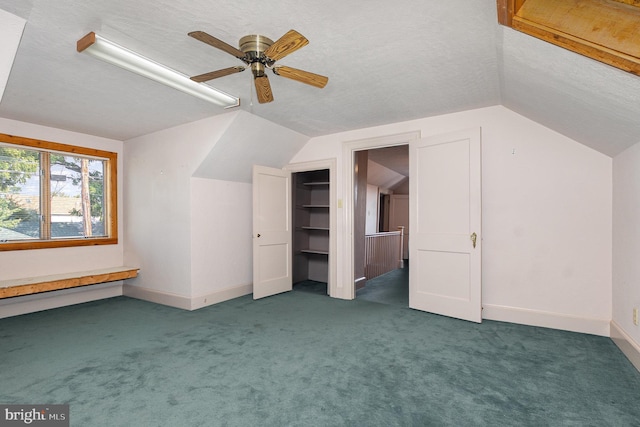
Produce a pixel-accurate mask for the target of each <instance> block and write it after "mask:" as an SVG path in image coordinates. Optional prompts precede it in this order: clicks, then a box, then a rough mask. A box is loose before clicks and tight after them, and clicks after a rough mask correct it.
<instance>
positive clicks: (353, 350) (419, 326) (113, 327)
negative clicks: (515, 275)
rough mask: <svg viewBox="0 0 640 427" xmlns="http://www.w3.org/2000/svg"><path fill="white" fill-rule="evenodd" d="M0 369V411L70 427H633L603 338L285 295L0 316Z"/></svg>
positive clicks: (637, 419) (635, 400) (619, 370)
mask: <svg viewBox="0 0 640 427" xmlns="http://www.w3.org/2000/svg"><path fill="white" fill-rule="evenodd" d="M0 366H2V371H1V372H0V403H21V404H24V403H31V404H35V403H69V404H70V414H71V425H73V426H83V427H84V426H217V425H224V426H289V425H291V426H429V425H433V426H519V425H523V426H525V425H526V426H547V425H551V426H607V425H611V426H633V425H636V426H637V425H639V424H640V373H638V371H636V370H635V369H634V368H633V366H632V365H631V364H630V363H629V362H628V361H627V360H626V359H625V357H624V356H623V355H622V353H621V352H620V351H619V350H618V349H617V347H616V346H615V345H614V344H613V343H612V342H611V340H609V339H608V338H603V337H596V336H591V335H583V334H576V333H570V332H563V331H556V330H550V329H542V328H534V327H527V326H521V325H514V324H507V323H500V322H491V321H485V322H484V323H482V324H480V325H478V324H473V323H469V322H464V321H459V320H453V319H449V318H445V317H441V316H436V315H431V314H427V313H422V312H418V311H414V310H410V309H407V308H399V307H395V306H392V305H382V304H374V303H371V302H367V301H361V300H355V301H343V300H336V299H332V298H328V297H326V296H320V295H315V294H312V293H306V292H297V291H293V292H289V293H286V294H282V295H278V296H275V297H270V298H266V299H263V300H259V301H253V300H252V299H251V297H249V296H247V297H242V298H238V299H235V300H232V301H227V302H225V303H222V304H218V305H215V306H211V307H207V308H204V309H201V310H197V311H194V312H187V311H182V310H178V309H173V308H169V307H165V306H161V305H156V304H152V303H148V302H144V301H138V300H134V299H130V298H126V297H118V298H113V299H109V300H103V301H96V302H91V303H87V304H80V305H76V306H72V307H65V308H60V309H55V310H49V311H45V312H40V313H34V314H29V315H24V316H19V317H14V318H8V319H2V320H0Z"/></svg>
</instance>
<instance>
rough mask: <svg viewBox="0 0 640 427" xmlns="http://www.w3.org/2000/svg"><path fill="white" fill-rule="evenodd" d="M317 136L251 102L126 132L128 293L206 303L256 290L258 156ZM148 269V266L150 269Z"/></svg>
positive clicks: (273, 159)
mask: <svg viewBox="0 0 640 427" xmlns="http://www.w3.org/2000/svg"><path fill="white" fill-rule="evenodd" d="M307 139H308V138H307V137H305V136H304V135H301V134H299V133H296V132H293V131H291V130H289V129H287V128H284V127H282V126H278V125H275V124H274V123H272V122H269V121H267V120H264V119H261V118H259V117H257V116H254V115H252V114H250V113H247V112H244V111H238V112H233V113H229V114H225V115H222V116H216V117H213V118H209V119H205V120H201V121H198V122H194V123H189V124H186V125H182V126H178V127H175V128H172V129H168V130H164V131H161V132H157V133H154V134H151V135H146V136H143V137H140V138H135V139H132V140H129V141H126V142H125V156H126V159H127V161H126V165H125V169H126V181H125V187H126V193H125V206H126V208H125V220H126V223H125V236H126V237H125V240H126V242H127V244H126V249H125V258H126V259H128V260H132V261H131V262H135V263H137V264H139V265H140V267H141V274H140V277H139V278H138V279H135V280H133V281H131V286H126V287H125V294H127V295H131V296H135V297H139V298H143V299H148V300H151V301H155V302H159V303H164V304H168V305H172V306H176V307H181V308H185V309H196V308H199V307H202V306H205V305H210V304H214V303H216V302H220V301H224V300H226V299H229V298H233V297H237V296H240V295H245V294H247V293H250V292H252V283H251V281H252V273H251V272H252V261H251V258H252V256H251V254H252V246H251V244H252V240H251V239H252V231H251V229H252V213H251V208H252V199H251V170H252V165H253V164H254V163H255V164H262V165H265V164H266V165H267V166H272V167H280V168H281V167H283V166H285V165H286V164H287V163H288V162H289V160H290V159H291V157H292V156H293V155H294V153H296V152H297V151H299V150H300V148H301V147H302V146H303V145H304V144H305V143H306V141H307ZM145 272H146V273H145Z"/></svg>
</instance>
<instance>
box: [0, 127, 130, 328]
mask: <svg viewBox="0 0 640 427" xmlns="http://www.w3.org/2000/svg"><path fill="white" fill-rule="evenodd" d="M0 133H6V134H10V135H16V136H23V137H27V138H34V139H42V140H46V141H51V142H59V143H63V144H70V145H77V146H81V147H89V148H96V149H99V150H105V151H111V152H115V153H117V154H118V165H117V166H118V218H119V222H120V226H119V227H118V244H116V245H99V246H87V247H72V248H54V249H35V250H24V251H2V252H0V280H9V279H16V278H26V277H34V276H44V275H50V274H63V273H72V272H79V271H86V270H94V269H100V268H108V267H116V266H121V265H123V264H124V261H123V247H124V245H123V235H124V233H123V226H122V225H123V218H124V213H123V208H122V205H123V203H122V202H123V191H122V189H123V176H124V174H123V173H122V171H123V169H124V168H123V146H122V141H116V140H112V139H106V138H99V137H96V136H91V135H86V134H80V133H75V132H69V131H65V130H61V129H55V128H49V127H45V126H37V125H33V124H30V123H24V122H19V121H15V120H9V119H3V118H0ZM111 287H112V288H113V287H114V286H113V285H112V286H111ZM95 289H96V287H93V286H92V287H89V288H83V289H77V290H73V291H72V292H70V291H61V292H49V293H46V294H41V295H38V296H31V297H25V298H11V299H10V300H3V301H0V317H4V316H3V313H9V312H10V313H11V315H13V314H20V313H26V312H30V311H35V310H42V309H46V308H52V307H59V306H62V305H67V304H73V303H77V302H82V301H88V300H91V299H95V297H98V296H97V295H94V296H91V293H92V291H93V290H95ZM119 293H121V284H120V282H118V283H116V284H115V288H114V289H112V291H107V293H105V292H102V293H100V295H102V296H99V297H104V296H113V295H115V294H119ZM71 294H74V295H75V296H73V297H71V296H69V295H71ZM77 294H83V295H84V296H78V295H77ZM94 294H95V293H94ZM45 299H46V300H47V301H44V302H43V300H45ZM10 305H13V306H14V307H13V308H11V307H9V306H10ZM18 306H19V307H20V308H19V309H18V310H16V307H18Z"/></svg>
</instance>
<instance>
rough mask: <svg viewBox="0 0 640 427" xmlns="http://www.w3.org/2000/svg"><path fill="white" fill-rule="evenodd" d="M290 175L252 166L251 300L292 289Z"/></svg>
mask: <svg viewBox="0 0 640 427" xmlns="http://www.w3.org/2000/svg"><path fill="white" fill-rule="evenodd" d="M291 239H292V237H291V174H290V173H289V172H287V171H283V170H281V169H274V168H268V167H266V166H257V165H254V166H253V299H258V298H264V297H267V296H270V295H275V294H278V293H281V292H287V291H290V290H291V289H292V278H291V259H292V254H291Z"/></svg>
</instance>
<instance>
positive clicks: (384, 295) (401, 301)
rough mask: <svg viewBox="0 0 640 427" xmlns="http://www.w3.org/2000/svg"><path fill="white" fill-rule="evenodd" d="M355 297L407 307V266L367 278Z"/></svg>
mask: <svg viewBox="0 0 640 427" xmlns="http://www.w3.org/2000/svg"><path fill="white" fill-rule="evenodd" d="M356 298H357V299H361V300H364V301H371V302H377V303H380V304H390V305H395V306H398V307H409V267H408V266H407V267H405V268H398V269H395V270H392V271H390V272H388V273H385V274H383V275H381V276H378V277H374V278H373V279H370V280H367V284H366V286H365V287H364V288H362V289H358V291H357V292H356Z"/></svg>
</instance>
